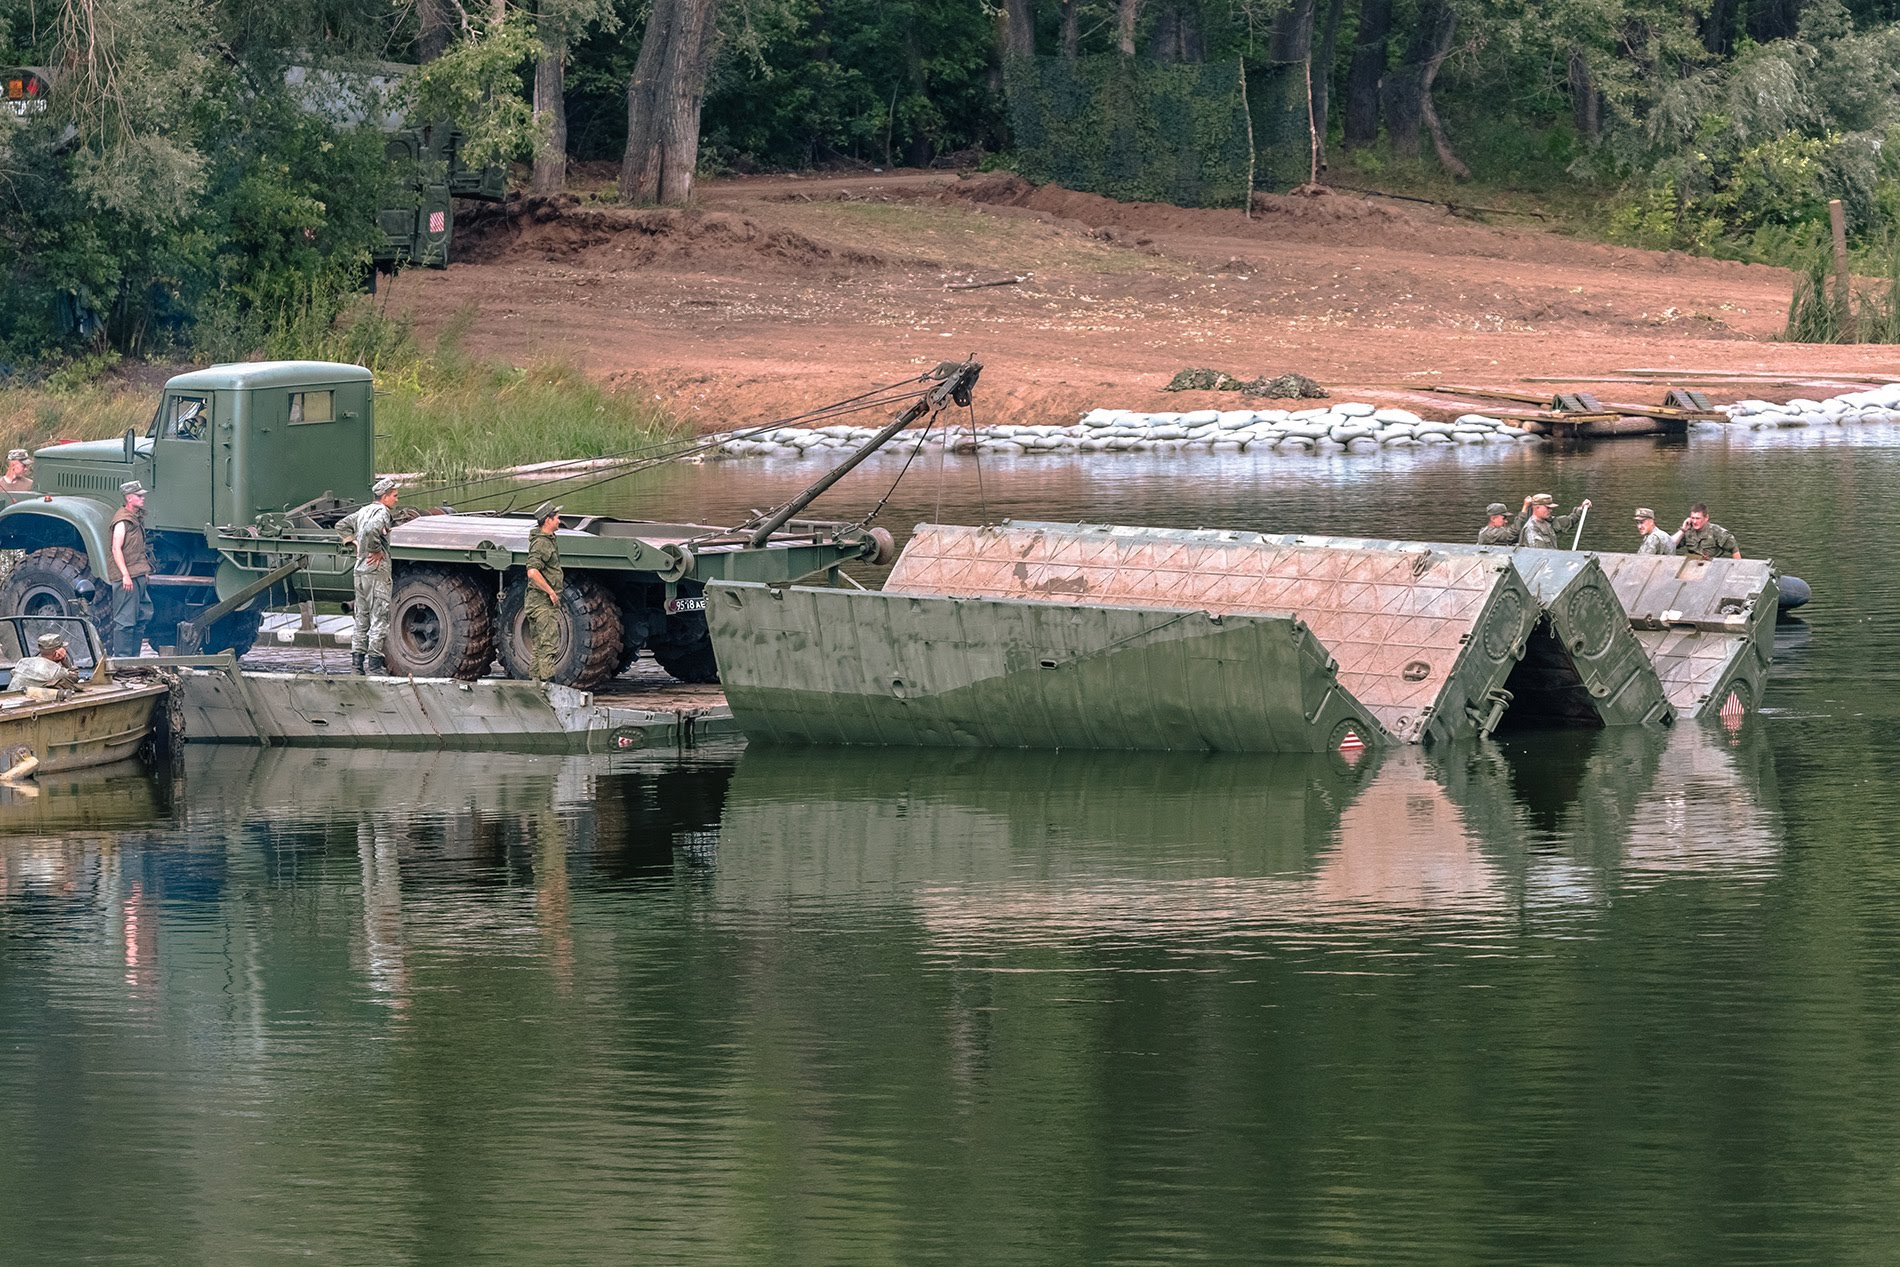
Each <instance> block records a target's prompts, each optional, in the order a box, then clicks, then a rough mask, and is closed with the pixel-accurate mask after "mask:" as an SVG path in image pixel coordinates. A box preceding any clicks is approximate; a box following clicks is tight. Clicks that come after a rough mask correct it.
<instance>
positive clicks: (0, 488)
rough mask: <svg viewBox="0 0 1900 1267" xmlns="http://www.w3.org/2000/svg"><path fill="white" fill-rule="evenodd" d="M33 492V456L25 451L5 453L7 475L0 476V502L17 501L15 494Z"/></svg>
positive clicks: (11, 450)
mask: <svg viewBox="0 0 1900 1267" xmlns="http://www.w3.org/2000/svg"><path fill="white" fill-rule="evenodd" d="M32 491H33V455H32V454H30V453H28V452H27V451H26V450H25V449H9V450H8V451H7V473H6V474H5V475H0V502H10V501H15V500H18V498H17V494H20V493H30V492H32Z"/></svg>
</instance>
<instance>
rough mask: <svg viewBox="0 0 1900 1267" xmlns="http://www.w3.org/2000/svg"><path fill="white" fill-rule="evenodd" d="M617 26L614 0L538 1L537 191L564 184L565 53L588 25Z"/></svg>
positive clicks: (607, 28)
mask: <svg viewBox="0 0 1900 1267" xmlns="http://www.w3.org/2000/svg"><path fill="white" fill-rule="evenodd" d="M619 25H620V16H619V14H617V13H616V12H614V7H613V0H540V10H539V12H538V13H537V14H536V15H535V31H536V34H537V35H538V36H539V42H540V48H539V50H538V51H537V52H536V54H535V59H534V175H533V178H532V186H531V187H532V188H533V190H534V192H535V193H537V194H557V193H560V192H561V191H562V190H564V189H566V188H567V53H568V48H569V47H570V46H571V45H572V43H573V41H574V40H575V38H576V37H577V36H579V34H580V33H581V32H582V31H583V30H585V29H586V28H588V27H590V26H597V27H599V28H600V29H601V30H603V31H609V32H611V31H613V30H615V29H617V28H618V27H619Z"/></svg>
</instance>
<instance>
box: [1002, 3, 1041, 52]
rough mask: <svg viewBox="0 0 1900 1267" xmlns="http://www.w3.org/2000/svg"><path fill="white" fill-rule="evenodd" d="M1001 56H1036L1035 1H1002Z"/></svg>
mask: <svg viewBox="0 0 1900 1267" xmlns="http://www.w3.org/2000/svg"><path fill="white" fill-rule="evenodd" d="M1003 55H1004V56H1005V57H1034V56H1035V55H1036V4H1035V0H1003Z"/></svg>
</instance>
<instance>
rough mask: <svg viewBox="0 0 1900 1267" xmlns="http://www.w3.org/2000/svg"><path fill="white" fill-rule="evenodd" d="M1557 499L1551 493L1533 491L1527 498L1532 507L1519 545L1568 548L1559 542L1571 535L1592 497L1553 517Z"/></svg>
mask: <svg viewBox="0 0 1900 1267" xmlns="http://www.w3.org/2000/svg"><path fill="white" fill-rule="evenodd" d="M1556 501H1557V499H1556V498H1555V497H1552V496H1551V495H1550V494H1549V493H1533V494H1531V496H1529V497H1528V498H1526V499H1525V505H1526V506H1528V507H1529V509H1530V518H1529V519H1526V520H1525V521H1524V528H1523V531H1522V532H1521V533H1520V534H1519V536H1518V539H1517V543H1518V544H1519V545H1521V546H1532V547H1535V548H1536V549H1539V550H1561V549H1565V548H1567V547H1564V546H1561V545H1559V544H1558V542H1559V541H1560V540H1561V539H1562V538H1564V537H1567V536H1569V535H1570V533H1571V532H1572V531H1573V530H1574V529H1575V528H1576V526H1577V519H1578V517H1579V516H1581V515H1582V514H1583V512H1584V511H1586V510H1588V509H1590V499H1589V498H1588V497H1586V498H1584V499H1583V500H1582V501H1580V502H1578V503H1577V508H1576V509H1575V510H1573V511H1571V512H1570V513H1569V514H1567V515H1558V516H1555V517H1553V516H1552V515H1551V513H1550V511H1551V507H1552V506H1553V505H1554V504H1555V503H1556Z"/></svg>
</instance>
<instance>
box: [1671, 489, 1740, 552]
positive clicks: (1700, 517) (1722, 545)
mask: <svg viewBox="0 0 1900 1267" xmlns="http://www.w3.org/2000/svg"><path fill="white" fill-rule="evenodd" d="M1670 540H1671V541H1672V542H1673V543H1674V544H1675V547H1676V552H1677V553H1678V554H1687V555H1693V556H1694V557H1696V558H1698V559H1702V560H1704V561H1707V560H1709V559H1713V558H1714V557H1715V556H1716V555H1718V554H1726V555H1728V556H1729V557H1730V558H1731V559H1739V558H1741V557H1742V547H1741V544H1740V543H1739V542H1737V541H1736V540H1735V534H1734V533H1732V532H1730V531H1729V530H1728V529H1727V528H1724V527H1723V526H1722V525H1721V524H1712V523H1710V522H1709V508H1708V507H1707V506H1705V505H1703V504H1702V503H1701V502H1697V503H1696V504H1695V505H1693V506H1691V507H1689V517H1688V518H1687V519H1685V520H1683V521H1682V527H1681V528H1680V529H1679V530H1678V531H1677V532H1676V534H1675V535H1674V536H1673V537H1671V538H1670Z"/></svg>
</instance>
